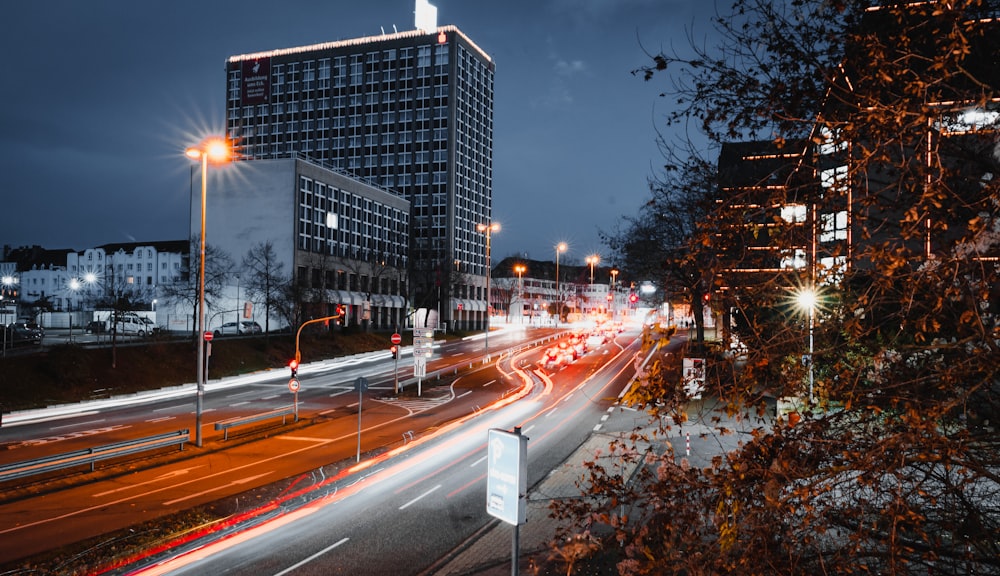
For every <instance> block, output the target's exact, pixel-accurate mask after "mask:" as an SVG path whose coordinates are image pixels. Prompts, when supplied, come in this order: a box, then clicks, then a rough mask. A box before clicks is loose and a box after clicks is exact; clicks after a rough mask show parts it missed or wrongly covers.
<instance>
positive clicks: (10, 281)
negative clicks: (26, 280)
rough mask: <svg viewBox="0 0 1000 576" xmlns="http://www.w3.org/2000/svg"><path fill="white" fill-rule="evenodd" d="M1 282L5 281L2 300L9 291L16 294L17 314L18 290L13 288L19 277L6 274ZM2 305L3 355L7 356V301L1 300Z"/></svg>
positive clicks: (0, 294)
mask: <svg viewBox="0 0 1000 576" xmlns="http://www.w3.org/2000/svg"><path fill="white" fill-rule="evenodd" d="M0 282H2V283H3V292H2V293H0V300H4V299H6V298H7V293H8V292H11V293H12V295H14V296H15V300H14V315H15V316H17V300H16V292H15V291H14V290H13V289H12V288H11V287H12V286H14V285H15V284H17V278H16V277H14V276H4V277H3V278H0ZM0 305H2V306H0V307H2V314H3V322H0V325H2V326H3V357H4V358H6V357H7V303H6V302H0Z"/></svg>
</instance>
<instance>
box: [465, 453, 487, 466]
mask: <svg viewBox="0 0 1000 576" xmlns="http://www.w3.org/2000/svg"><path fill="white" fill-rule="evenodd" d="M486 458H488V456H483V457H482V458H480V459H479V460H476V461H475V462H473V463H472V464H469V468H475V467H476V466H478V465H480V464H482V463H483V462H484V461H485V460H486Z"/></svg>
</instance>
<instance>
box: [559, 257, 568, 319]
mask: <svg viewBox="0 0 1000 576" xmlns="http://www.w3.org/2000/svg"><path fill="white" fill-rule="evenodd" d="M567 248H568V246H566V243H565V242H560V243H558V244H556V324H558V323H559V318H560V317H561V316H562V290H561V289H560V288H561V287H560V286H559V255H560V254H562V253H563V252H565V251H566V249H567Z"/></svg>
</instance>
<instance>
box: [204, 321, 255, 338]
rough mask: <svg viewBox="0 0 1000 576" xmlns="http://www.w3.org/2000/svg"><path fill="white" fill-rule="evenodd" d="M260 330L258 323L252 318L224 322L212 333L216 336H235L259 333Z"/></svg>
mask: <svg viewBox="0 0 1000 576" xmlns="http://www.w3.org/2000/svg"><path fill="white" fill-rule="evenodd" d="M261 332H262V330H261V327H260V324H258V323H256V322H254V321H253V320H240V321H239V322H226V323H225V324H223V325H222V326H219V327H218V328H216V329H215V330H214V331H213V332H212V333H213V334H215V335H216V336H235V335H237V334H260V333H261Z"/></svg>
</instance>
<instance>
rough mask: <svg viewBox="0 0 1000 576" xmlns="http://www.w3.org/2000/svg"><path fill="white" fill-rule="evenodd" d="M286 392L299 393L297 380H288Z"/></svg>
mask: <svg viewBox="0 0 1000 576" xmlns="http://www.w3.org/2000/svg"><path fill="white" fill-rule="evenodd" d="M288 390H289V391H291V392H298V391H299V379H298V378H290V379H289V380H288Z"/></svg>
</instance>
